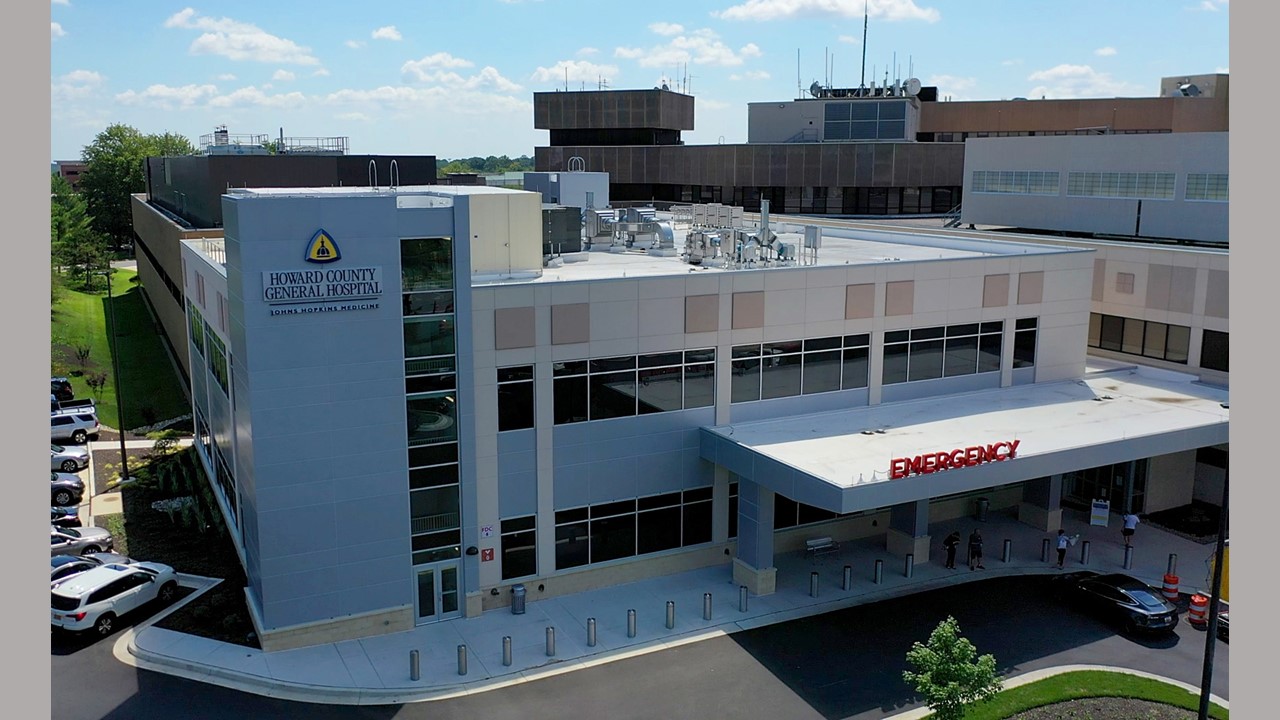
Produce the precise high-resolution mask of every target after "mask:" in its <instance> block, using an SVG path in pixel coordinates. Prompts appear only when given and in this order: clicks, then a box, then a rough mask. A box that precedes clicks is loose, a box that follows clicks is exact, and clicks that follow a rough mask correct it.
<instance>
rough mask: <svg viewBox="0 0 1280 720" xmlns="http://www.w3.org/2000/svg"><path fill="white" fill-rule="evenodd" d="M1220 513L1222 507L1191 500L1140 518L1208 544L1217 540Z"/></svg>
mask: <svg viewBox="0 0 1280 720" xmlns="http://www.w3.org/2000/svg"><path fill="white" fill-rule="evenodd" d="M1221 515H1222V509H1221V508H1219V507H1218V506H1217V505H1214V504H1212V503H1207V502H1204V501H1202V500H1192V501H1191V504H1189V505H1182V506H1179V507H1176V508H1169V509H1168V510H1161V511H1159V512H1153V513H1148V514H1146V515H1144V516H1143V518H1142V519H1143V522H1146V523H1150V524H1151V525H1153V526H1155V527H1158V528H1160V529H1162V530H1167V531H1168V532H1171V533H1173V534H1174V535H1177V536H1179V537H1183V538H1186V539H1187V540H1192V541H1194V542H1198V543H1201V544H1203V545H1208V544H1209V543H1213V542H1217V541H1218V520H1219V517H1220V516H1221ZM1228 536H1230V532H1229V531H1228Z"/></svg>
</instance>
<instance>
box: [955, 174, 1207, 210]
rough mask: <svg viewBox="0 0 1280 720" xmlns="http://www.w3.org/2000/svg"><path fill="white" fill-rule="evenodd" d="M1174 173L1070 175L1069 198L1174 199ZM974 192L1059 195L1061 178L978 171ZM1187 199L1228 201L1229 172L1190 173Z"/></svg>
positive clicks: (1058, 176) (973, 183)
mask: <svg viewBox="0 0 1280 720" xmlns="http://www.w3.org/2000/svg"><path fill="white" fill-rule="evenodd" d="M1175 177H1176V176H1175V174H1174V173H1165V172H1145V173H1130V172H1072V173H1067V195H1068V196H1069V197H1110V198H1133V199H1144V200H1172V199H1173V198H1174V183H1175ZM972 186H973V192H979V193H1009V194H1015V195H1057V194H1058V191H1059V187H1060V175H1059V173H1057V172H1041V171H1034V170H1031V171H1021V170H1018V171H1009V170H974V171H973V182H972ZM1186 199H1187V200H1211V201H1222V202H1226V201H1227V200H1228V199H1229V195H1228V191H1227V175H1226V174H1225V173H1221V174H1219V173H1189V174H1188V175H1187V189H1186Z"/></svg>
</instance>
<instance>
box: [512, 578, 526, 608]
mask: <svg viewBox="0 0 1280 720" xmlns="http://www.w3.org/2000/svg"><path fill="white" fill-rule="evenodd" d="M524 595H525V591H524V584H523V583H520V584H516V585H512V586H511V614H512V615H523V614H524Z"/></svg>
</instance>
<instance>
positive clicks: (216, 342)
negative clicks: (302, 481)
mask: <svg viewBox="0 0 1280 720" xmlns="http://www.w3.org/2000/svg"><path fill="white" fill-rule="evenodd" d="M205 338H207V340H208V346H207V347H208V351H209V374H210V375H212V376H213V380H214V382H216V383H217V385H218V387H220V388H222V394H223V395H226V396H227V397H230V396H231V390H230V381H231V378H230V371H229V370H228V367H227V366H228V362H227V348H226V346H225V345H223V344H222V339H221V338H219V337H218V336H217V335H215V334H213V330H212V329H211V328H209V327H208V326H207V325H206V326H205Z"/></svg>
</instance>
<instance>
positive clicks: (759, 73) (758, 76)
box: [729, 70, 772, 81]
mask: <svg viewBox="0 0 1280 720" xmlns="http://www.w3.org/2000/svg"><path fill="white" fill-rule="evenodd" d="M770 77H772V75H770V74H769V73H768V72H766V71H764V70H748V71H747V72H744V73H742V74H741V75H737V74H734V75H730V76H729V79H730V80H734V81H737V80H768V79H769V78H770Z"/></svg>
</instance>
